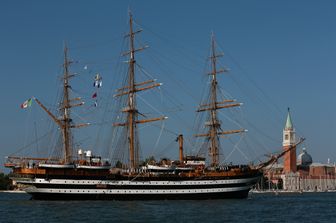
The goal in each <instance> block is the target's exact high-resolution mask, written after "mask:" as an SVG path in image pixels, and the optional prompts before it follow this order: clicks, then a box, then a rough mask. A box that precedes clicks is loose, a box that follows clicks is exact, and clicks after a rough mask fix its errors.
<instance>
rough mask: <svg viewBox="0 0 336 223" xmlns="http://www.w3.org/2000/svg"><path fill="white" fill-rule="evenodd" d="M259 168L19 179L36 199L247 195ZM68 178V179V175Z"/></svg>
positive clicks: (204, 197) (186, 198)
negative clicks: (206, 172) (214, 173)
mask: <svg viewBox="0 0 336 223" xmlns="http://www.w3.org/2000/svg"><path fill="white" fill-rule="evenodd" d="M260 176H261V173H260V172H259V171H250V172H247V173H243V174H239V175H236V176H235V175H231V176H219V175H217V176H210V175H208V176H207V175H198V176H179V175H166V176H163V175H161V176H145V175H144V176H138V177H137V176H135V177H134V176H132V177H131V178H130V176H125V175H109V176H104V177H103V176H102V177H95V178H96V179H95V180H93V177H92V176H90V177H85V176H73V177H69V176H68V177H62V176H55V177H50V178H47V179H46V176H44V177H42V176H41V177H36V178H32V179H30V180H28V181H27V180H25V181H21V180H20V179H18V180H17V183H20V184H24V185H26V186H28V187H27V188H26V189H25V191H26V192H27V193H28V194H30V195H32V199H42V200H200V199H225V198H246V197H247V196H248V192H249V190H250V189H251V188H252V187H253V186H254V185H255V184H256V183H257V181H258V180H259V178H260ZM65 178H66V179H65Z"/></svg>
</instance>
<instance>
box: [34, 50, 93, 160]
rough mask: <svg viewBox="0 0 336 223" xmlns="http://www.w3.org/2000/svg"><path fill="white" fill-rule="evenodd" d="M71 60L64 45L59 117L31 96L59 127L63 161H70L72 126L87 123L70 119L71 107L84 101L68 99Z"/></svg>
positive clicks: (80, 125)
mask: <svg viewBox="0 0 336 223" xmlns="http://www.w3.org/2000/svg"><path fill="white" fill-rule="evenodd" d="M71 63H72V62H71V61H69V59H68V48H67V46H66V45H65V46H64V62H63V97H62V102H61V106H60V110H61V118H58V117H57V116H56V115H54V114H53V113H52V112H51V111H50V110H48V108H47V107H45V106H44V105H43V104H42V102H40V100H38V99H37V98H35V97H33V99H34V100H35V101H36V103H37V104H38V105H39V106H40V107H41V108H42V109H43V110H44V111H45V112H46V113H47V114H48V115H49V116H50V117H51V119H52V120H53V121H54V122H55V123H56V124H57V125H58V126H59V127H60V129H61V132H62V144H63V151H64V154H63V161H62V162H63V163H65V164H67V163H71V162H72V134H71V129H72V128H80V127H84V126H87V125H89V124H88V123H82V124H77V125H75V124H73V123H72V119H71V108H72V107H76V106H81V105H83V104H84V102H79V103H77V104H72V103H71V102H73V101H79V100H81V98H73V99H70V89H71V86H70V82H69V81H70V78H71V77H73V76H74V75H73V74H70V71H69V66H70V64H71Z"/></svg>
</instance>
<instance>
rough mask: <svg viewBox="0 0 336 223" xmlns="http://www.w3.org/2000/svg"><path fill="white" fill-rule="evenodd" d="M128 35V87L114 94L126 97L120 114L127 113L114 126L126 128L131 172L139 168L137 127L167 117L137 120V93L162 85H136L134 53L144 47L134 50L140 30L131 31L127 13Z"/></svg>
mask: <svg viewBox="0 0 336 223" xmlns="http://www.w3.org/2000/svg"><path fill="white" fill-rule="evenodd" d="M129 28H130V31H129V34H127V35H126V36H125V37H127V38H129V43H130V49H129V51H128V52H126V53H124V54H123V55H124V56H126V55H129V61H128V64H129V66H128V86H125V87H122V88H120V89H118V91H120V93H118V94H116V95H115V97H119V96H124V95H125V96H127V107H126V108H124V109H123V110H122V112H125V113H127V120H126V122H124V123H114V126H124V127H127V130H128V145H129V168H130V170H131V171H134V170H135V169H136V168H138V167H139V152H140V151H139V146H138V144H137V143H136V142H135V141H136V139H137V134H138V133H137V125H138V124H143V123H148V122H154V121H159V120H164V119H166V118H167V117H165V116H161V117H158V118H151V119H141V120H139V119H138V114H140V113H139V112H138V109H137V106H136V93H137V92H139V91H144V90H148V89H151V88H154V87H159V86H161V85H162V84H161V83H155V80H147V81H144V82H141V83H136V78H135V63H136V60H135V53H136V52H138V51H141V50H143V49H145V48H147V47H146V46H145V47H140V48H137V49H136V48H135V46H134V39H135V35H136V34H138V33H140V32H141V31H142V30H141V29H140V30H136V31H134V30H133V17H132V13H131V12H129Z"/></svg>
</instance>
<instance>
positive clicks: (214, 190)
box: [26, 186, 250, 195]
mask: <svg viewBox="0 0 336 223" xmlns="http://www.w3.org/2000/svg"><path fill="white" fill-rule="evenodd" d="M249 189H250V186H243V187H229V188H211V189H190V190H188V189H179V190H153V189H151V190H137V189H136V190H134V189H128V190H122V189H121V190H106V189H85V190H76V189H56V188H35V187H30V188H27V189H26V192H27V193H30V194H34V193H51V194H83V195H85V194H97V195H98V194H111V195H112V194H141V195H144V194H148V195H154V194H206V193H225V192H235V191H244V190H249Z"/></svg>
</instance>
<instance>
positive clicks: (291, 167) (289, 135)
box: [282, 108, 296, 174]
mask: <svg viewBox="0 0 336 223" xmlns="http://www.w3.org/2000/svg"><path fill="white" fill-rule="evenodd" d="M282 146H283V150H287V149H289V148H290V147H293V146H294V148H292V149H291V150H290V151H288V152H287V153H286V154H285V155H284V168H283V173H285V174H286V173H291V172H292V173H295V172H296V148H295V130H294V127H293V124H292V119H291V115H290V111H289V108H288V113H287V119H286V124H285V128H284V130H283V140H282Z"/></svg>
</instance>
